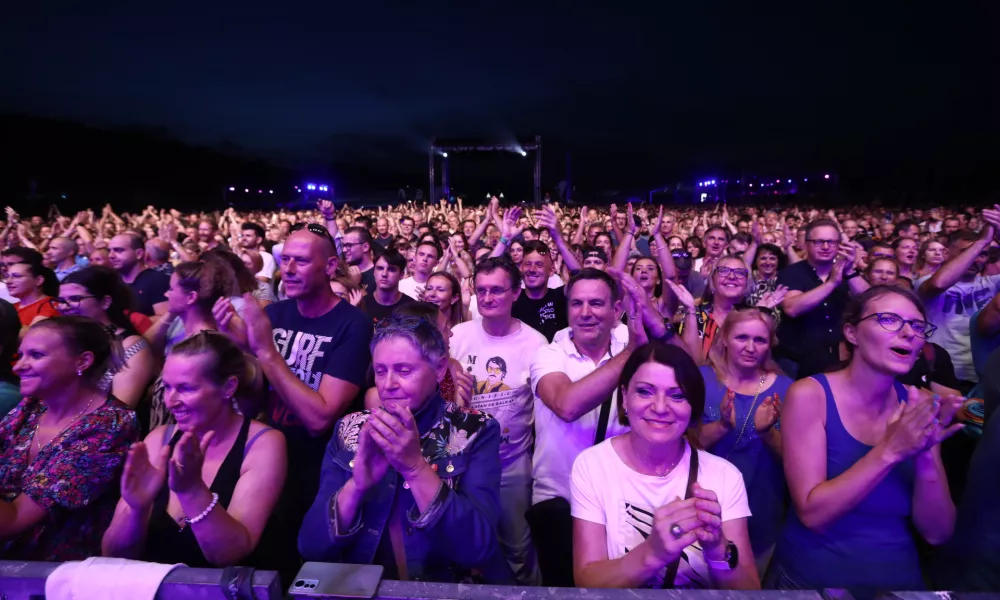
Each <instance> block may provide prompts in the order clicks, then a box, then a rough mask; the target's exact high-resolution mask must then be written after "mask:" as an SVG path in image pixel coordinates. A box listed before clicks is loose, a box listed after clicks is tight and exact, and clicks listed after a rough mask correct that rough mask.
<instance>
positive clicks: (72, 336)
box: [29, 316, 124, 387]
mask: <svg viewBox="0 0 1000 600" xmlns="http://www.w3.org/2000/svg"><path fill="white" fill-rule="evenodd" d="M37 329H53V330H55V331H56V332H58V333H59V335H60V336H61V337H62V338H63V341H64V345H65V346H66V349H67V350H68V351H69V352H70V353H71V354H75V355H77V356H79V355H80V354H83V353H84V352H90V353H91V354H93V355H94V362H93V363H92V364H91V365H90V367H88V368H87V370H86V371H84V372H83V373H82V376H83V377H84V379H85V380H86V382H87V383H89V384H90V385H92V386H94V387H97V386H98V385H99V384H100V381H101V379H102V378H103V377H104V374H105V373H106V372H107V371H109V370H110V371H112V372H115V373H117V372H118V371H119V370H120V369H121V367H122V365H123V364H124V353H123V351H122V346H121V344H120V343H119V342H118V340H117V339H115V338H114V337H113V336H112V335H111V334H110V333H108V330H107V329H106V328H105V327H104V325H101V324H100V323H98V322H97V321H95V320H93V319H88V318H87V317H75V316H60V317H52V318H49V319H45V320H44V321H39V322H37V323H35V324H34V325H32V326H31V329H30V330H29V331H35V330H37Z"/></svg>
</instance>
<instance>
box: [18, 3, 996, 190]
mask: <svg viewBox="0 0 1000 600" xmlns="http://www.w3.org/2000/svg"><path fill="white" fill-rule="evenodd" d="M63 4H64V6H63V7H62V8H60V7H59V3H17V4H16V5H12V6H8V7H5V15H4V18H3V24H2V25H0V28H2V30H3V31H0V34H2V35H0V64H2V65H3V71H2V72H3V73H4V74H5V77H4V82H3V85H2V86H0V111H7V112H10V111H16V112H23V113H28V114H32V115H41V116H52V117H62V118H70V119H73V120H77V121H80V122H83V123H87V124H95V125H136V124H138V125H143V126H148V127H153V128H162V129H163V130H165V131H166V132H168V133H169V135H171V136H174V137H177V138H180V139H182V140H185V141H189V142H194V143H199V144H208V145H218V144H219V143H221V142H223V141H228V142H231V143H235V144H238V145H239V146H241V147H243V148H246V149H248V150H249V151H251V152H253V153H256V154H259V155H262V156H265V157H267V158H268V159H270V160H273V161H275V162H276V163H278V164H282V165H286V166H294V167H301V166H306V165H311V164H316V163H317V162H324V161H325V162H327V163H329V162H341V161H345V162H353V163H356V164H363V165H367V166H373V167H379V168H387V169H398V170H401V171H407V172H419V171H420V170H421V169H425V166H426V159H425V158H423V157H422V153H425V151H426V150H425V149H426V146H427V142H428V139H429V138H430V137H432V136H437V137H448V136H454V137H481V138H488V139H492V140H497V141H507V140H513V139H514V138H515V137H517V136H520V137H522V138H523V137H530V136H534V135H535V134H541V135H542V136H543V139H544V143H545V147H546V150H547V153H546V154H545V157H546V160H547V162H546V168H547V169H553V170H557V171H558V170H561V169H562V166H561V165H560V164H559V163H560V162H561V161H562V158H561V156H562V154H564V152H565V151H566V150H571V151H572V152H573V154H574V161H575V162H576V164H577V165H579V166H578V167H576V168H577V169H578V170H580V171H581V172H587V171H590V172H593V171H594V170H595V169H596V170H600V171H607V172H609V173H610V172H612V171H613V173H614V175H615V176H616V177H645V178H649V177H654V176H655V175H654V173H662V172H675V171H686V172H695V171H697V170H698V169H706V168H709V167H713V166H715V165H720V164H729V165H734V164H746V163H748V162H750V163H754V164H764V163H775V164H780V163H792V162H801V163H803V164H804V163H810V164H824V165H825V164H830V163H844V162H850V161H856V162H864V161H872V160H882V159H887V158H892V159H896V158H899V159H904V160H905V159H909V158H914V159H916V158H919V159H927V158H932V159H933V158H935V157H942V158H952V159H954V157H955V156H957V155H959V154H961V155H963V156H966V155H968V156H972V157H978V158H984V157H990V156H992V157H996V156H997V151H996V150H995V148H996V147H997V146H996V143H995V142H996V141H997V137H998V136H997V131H998V126H997V125H998V117H997V94H996V91H997V86H996V79H997V73H998V71H997V68H996V65H997V63H996V58H997V52H996V50H995V48H996V45H995V39H994V35H993V32H992V31H988V29H987V28H988V27H989V26H990V24H991V23H993V24H995V23H996V19H995V16H991V15H990V14H988V13H987V12H986V10H985V8H984V9H983V10H981V11H976V10H968V9H961V8H959V7H957V6H955V5H954V4H952V3H935V4H933V5H932V4H929V3H916V4H913V3H910V4H902V3H898V4H894V5H893V6H887V5H886V4H885V3H863V4H862V3H801V4H805V5H807V6H801V5H799V4H795V5H789V6H788V7H784V8H774V7H772V8H761V6H760V5H759V3H750V2H725V3H723V2H707V3H706V2H696V3H684V4H692V5H695V6H690V7H686V8H680V7H678V6H675V5H680V4H681V3H673V2H647V3H634V4H628V3H623V2H601V3H586V2H573V3H569V2H543V1H537V0H536V1H535V2H531V3H518V2H506V3H489V4H487V3H480V2H465V3H457V2H455V3H452V2H448V3H413V2H406V3H402V2H400V3H379V2H352V3H344V2H327V3H318V2H317V3H313V4H315V5H320V4H323V5H325V7H322V8H317V7H315V6H313V7H308V5H302V6H298V7H290V5H287V4H285V3H269V4H271V5H272V6H269V7H268V8H266V9H256V8H249V7H247V6H243V5H240V4H235V3H222V2H203V3H200V4H194V5H190V6H188V7H186V8H185V7H183V6H180V5H177V4H171V5H170V6H169V7H166V8H164V7H159V6H158V7H156V8H153V7H148V8H147V6H146V5H144V4H142V3H140V4H134V3H130V4H127V5H126V4H124V3H121V4H118V5H116V6H114V7H112V8H107V7H106V6H105V7H102V6H101V5H102V4H106V3H74V4H75V5H76V6H75V8H71V7H70V5H69V3H63ZM227 4H229V5H228V6H227ZM820 4H822V5H823V6H822V7H821V6H820ZM848 4H850V6H848ZM875 4H878V5H880V6H878V7H876V6H874V5H875ZM345 5H350V8H347V7H345ZM750 5H754V7H756V9H755V10H751V9H750ZM986 5H987V3H981V6H983V7H985V6H986ZM431 6H433V7H434V8H435V9H436V10H433V11H432V10H430V8H429V7H431ZM140 10H141V11H142V12H141V13H140V12H137V11H140ZM164 10H169V11H170V12H169V13H167V12H162V11H164ZM156 11H161V12H156ZM609 178H610V176H609Z"/></svg>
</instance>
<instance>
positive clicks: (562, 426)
mask: <svg viewBox="0 0 1000 600" xmlns="http://www.w3.org/2000/svg"><path fill="white" fill-rule="evenodd" d="M570 331H571V330H570ZM560 334H562V332H559V333H557V334H556V337H555V341H553V342H552V343H551V344H549V345H547V346H543V347H541V348H539V349H538V351H537V352H535V357H534V359H533V360H532V361H531V391H532V392H534V394H535V453H534V455H533V458H532V460H533V465H532V475H533V477H534V480H535V481H534V485H533V486H532V490H531V503H532V504H538V503H539V502H542V501H545V500H550V499H552V498H566V499H569V478H570V474H571V473H572V471H573V461H574V460H576V457H577V456H579V454H580V453H581V452H583V451H584V450H586V449H587V448H589V447H591V446H593V445H594V438H595V436H596V435H597V422H598V420H599V419H600V416H601V407H600V406H598V407H596V408H594V409H593V410H592V411H590V412H588V413H587V414H585V415H583V416H582V417H580V418H579V419H577V420H575V421H573V422H571V423H567V422H566V421H563V420H562V419H561V418H559V416H558V415H556V414H555V413H554V412H552V409H550V408H549V407H548V406H546V405H545V403H544V402H542V399H541V398H539V397H538V382H539V380H541V378H542V377H544V376H546V375H548V374H550V373H565V374H566V376H567V377H569V379H570V381H579V380H581V379H583V378H584V377H586V376H587V375H589V374H590V373H593V372H594V371H595V370H597V368H598V367H599V366H600V365H603V364H604V363H606V362H608V361H609V360H611V357H612V354H613V355H618V354H619V353H621V351H622V350H624V349H625V344H624V343H622V341H621V340H620V339H618V337H617V336H614V335H613V336H612V339H611V354H605V355H604V357H603V358H602V359H601V361H600V363H599V364H594V362H593V361H592V360H590V359H589V358H587V357H585V356H583V355H581V354H580V353H579V351H577V349H576V346H575V345H574V344H573V340H572V337H571V336H572V333H570V335H563V336H561V335H560ZM560 337H561V339H560ZM617 394H618V392H617V390H616V391H615V392H614V396H613V399H612V402H611V413H610V415H609V416H608V431H607V435H606V437H608V438H610V437H614V436H616V435H620V434H622V433H625V432H626V431H628V426H627V425H621V424H619V423H618V405H617V401H616V398H617Z"/></svg>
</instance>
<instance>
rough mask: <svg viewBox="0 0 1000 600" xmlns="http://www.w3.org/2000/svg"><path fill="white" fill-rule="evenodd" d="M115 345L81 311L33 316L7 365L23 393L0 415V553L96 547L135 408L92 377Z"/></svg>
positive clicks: (106, 364)
mask: <svg viewBox="0 0 1000 600" xmlns="http://www.w3.org/2000/svg"><path fill="white" fill-rule="evenodd" d="M120 353H121V348H120V347H119V346H118V344H117V342H116V341H115V340H114V339H113V338H112V337H111V336H110V335H108V333H107V331H106V330H105V329H104V327H102V326H101V324H100V323H98V322H96V321H94V320H93V319H87V318H84V317H53V318H51V319H46V320H45V321H41V322H39V323H36V324H35V325H33V326H32V327H31V329H29V330H28V333H27V334H26V335H25V336H24V340H23V341H22V342H21V358H20V359H19V360H18V361H17V364H16V365H15V366H14V373H15V374H16V375H17V376H18V377H19V378H20V387H21V389H20V391H21V395H22V397H23V400H22V401H21V403H20V404H18V406H17V407H16V408H14V409H13V410H12V411H11V412H10V413H8V414H7V416H6V417H5V418H4V419H3V421H0V556H3V557H4V558H5V559H7V560H29V561H65V560H82V559H84V558H86V557H88V556H94V555H96V554H97V553H98V552H100V543H101V536H102V535H103V533H104V530H105V529H106V528H107V526H108V523H110V521H111V515H112V514H113V512H114V505H115V502H117V489H116V488H117V482H118V478H119V476H120V475H121V472H122V466H123V465H124V464H125V456H126V454H127V453H128V448H129V446H130V445H131V444H132V443H133V442H134V441H136V439H137V438H138V425H137V422H136V416H135V411H133V410H131V409H130V408H128V407H127V406H125V405H124V404H123V403H122V402H120V401H119V400H118V399H117V398H115V397H114V396H113V395H110V394H108V392H107V391H106V390H103V389H101V387H100V382H101V379H102V378H103V377H104V374H105V373H107V372H108V370H109V369H114V368H116V367H117V366H118V362H117V356H119V355H120Z"/></svg>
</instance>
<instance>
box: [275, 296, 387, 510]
mask: <svg viewBox="0 0 1000 600" xmlns="http://www.w3.org/2000/svg"><path fill="white" fill-rule="evenodd" d="M265 310H266V311H267V316H268V317H270V318H271V332H272V334H273V335H274V345H275V346H276V347H277V348H278V353H279V354H281V356H282V358H284V359H285V362H286V363H287V364H288V367H289V368H290V369H291V370H292V373H295V376H296V377H298V378H299V379H300V380H301V381H302V382H304V383H305V384H306V385H307V386H309V387H310V388H311V389H313V390H316V391H319V384H320V381H322V379H323V376H324V375H328V376H330V377H336V378H337V379H341V380H343V381H347V382H349V383H353V384H354V385H356V386H358V387H359V388H361V389H362V390H364V384H365V374H366V373H367V371H368V363H369V361H370V360H371V354H370V352H369V350H368V344H369V342H371V339H372V325H371V321H370V320H369V318H368V317H367V316H366V315H365V314H364V313H363V312H361V310H359V309H358V308H357V307H354V306H351V304H350V302H345V301H341V302H338V303H337V305H336V306H334V307H333V308H332V309H331V310H330V311H329V312H328V313H326V314H325V315H322V316H320V317H315V318H307V317H303V316H302V315H301V314H299V309H298V306H297V305H296V303H295V301H294V300H284V301H282V302H276V303H275V304H271V305H269V306H267V308H265ZM355 408H356V407H349V408H348V409H347V412H351V411H352V410H354V409H355ZM268 417H269V420H270V422H271V423H272V424H273V425H274V426H275V428H277V429H279V430H281V432H282V433H284V434H285V437H286V438H287V440H288V464H290V465H297V467H296V468H295V469H289V479H292V477H293V476H292V472H293V471H303V477H306V476H307V475H306V473H305V472H304V471H313V470H314V471H315V472H314V473H311V474H310V475H308V476H309V477H312V476H313V475H315V477H316V478H317V479H316V485H318V483H319V480H318V477H319V464H320V463H321V462H322V460H323V454H324V453H325V451H326V444H327V442H328V441H329V439H330V432H329V431H328V432H325V433H324V434H323V435H321V436H318V437H313V436H311V435H310V434H309V431H308V430H306V428H305V427H304V426H303V424H302V421H300V420H299V418H298V417H297V416H296V415H295V414H294V413H293V412H292V411H291V409H289V408H288V405H287V404H285V402H284V400H283V399H282V398H281V397H280V396H278V394H277V392H275V391H274V389H273V388H272V389H271V390H270V392H269V403H268ZM331 429H332V428H331ZM310 501H311V500H310Z"/></svg>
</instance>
